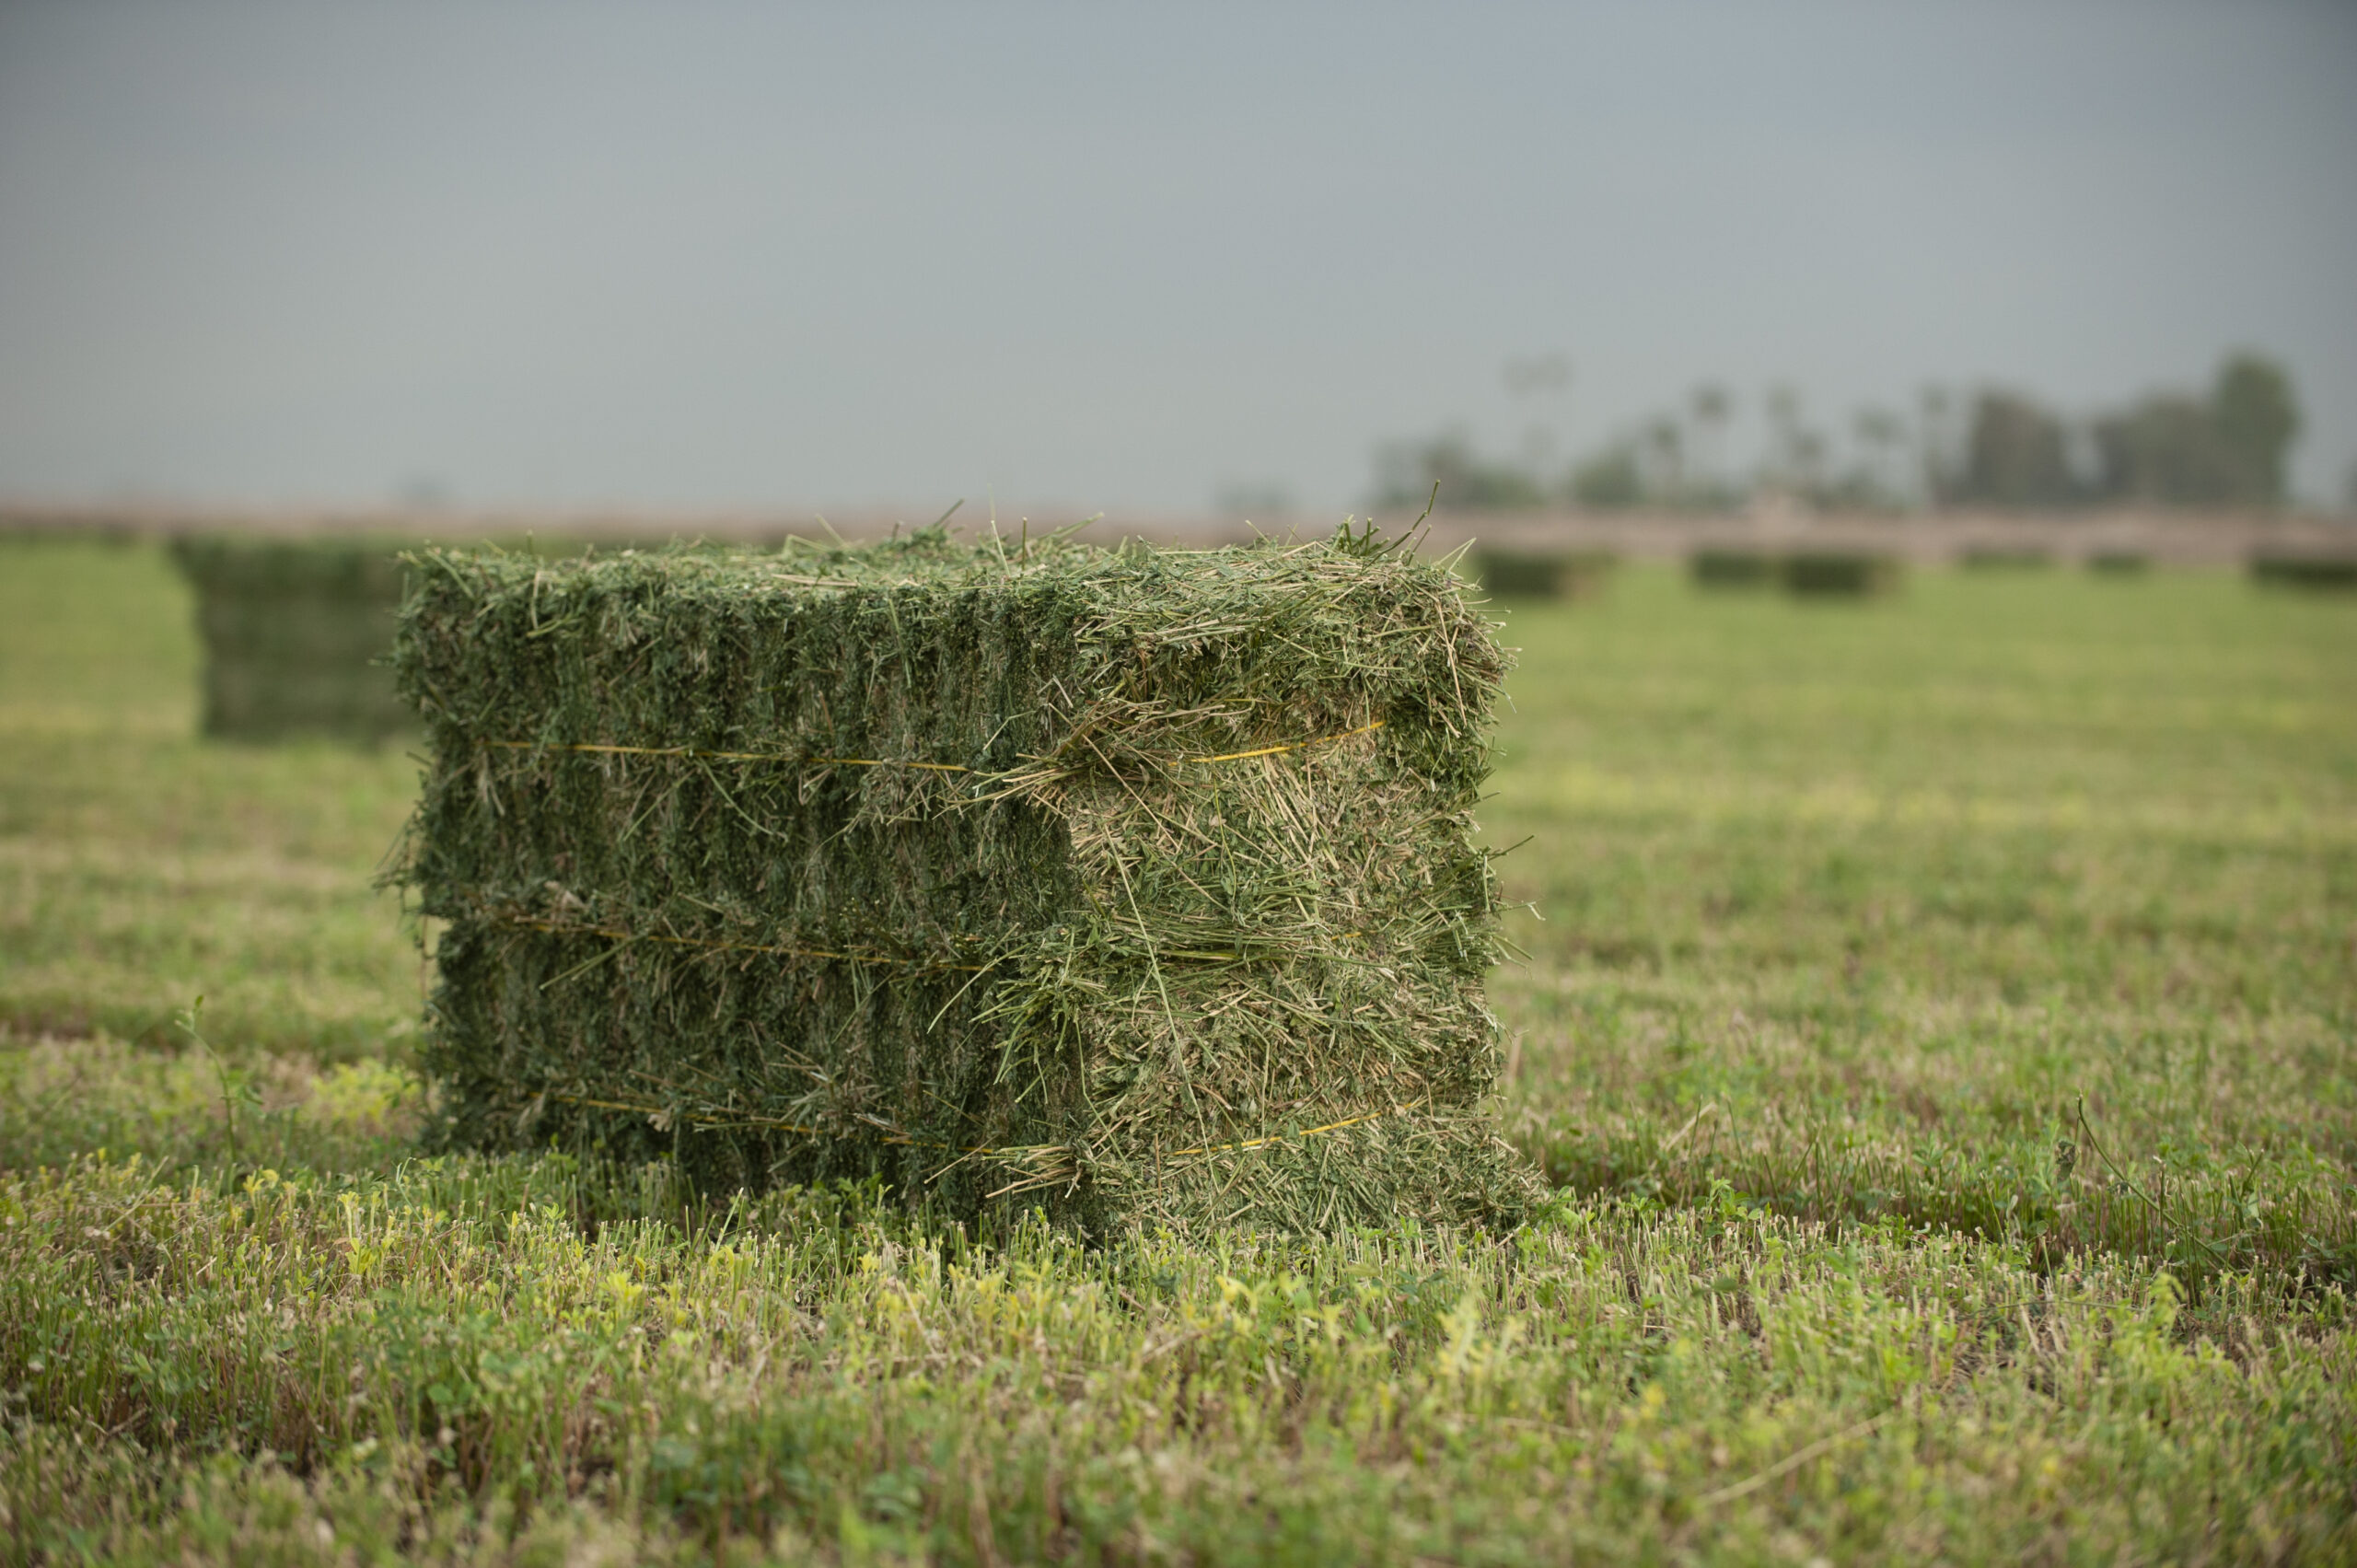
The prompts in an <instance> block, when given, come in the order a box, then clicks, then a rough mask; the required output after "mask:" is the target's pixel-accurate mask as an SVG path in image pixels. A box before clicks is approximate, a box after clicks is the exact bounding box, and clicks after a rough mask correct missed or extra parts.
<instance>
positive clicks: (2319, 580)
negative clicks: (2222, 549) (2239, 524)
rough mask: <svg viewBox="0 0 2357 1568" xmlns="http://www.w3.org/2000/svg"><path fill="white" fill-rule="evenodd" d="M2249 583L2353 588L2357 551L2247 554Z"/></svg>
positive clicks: (2261, 551) (2356, 576) (2288, 550)
mask: <svg viewBox="0 0 2357 1568" xmlns="http://www.w3.org/2000/svg"><path fill="white" fill-rule="evenodd" d="M2250 575H2251V580H2252V581H2253V582H2255V583H2258V584H2260V585H2262V586H2264V587H2281V588H2321V589H2327V590H2340V591H2344V592H2345V591H2347V590H2349V589H2351V588H2357V549H2343V550H2331V549H2323V548H2309V549H2297V548H2287V547H2277V548H2273V549H2266V548H2262V549H2259V550H2255V551H2253V552H2251V557H2250Z"/></svg>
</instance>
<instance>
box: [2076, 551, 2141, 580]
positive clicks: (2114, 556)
mask: <svg viewBox="0 0 2357 1568" xmlns="http://www.w3.org/2000/svg"><path fill="white" fill-rule="evenodd" d="M2152 567H2153V558H2152V557H2151V556H2150V555H2148V554H2146V553H2145V552H2142V551H2141V550H2098V551H2095V552H2091V553H2090V554H2089V555H2088V556H2087V570H2088V571H2090V572H2093V573H2096V575H2099V576H2106V577H2133V576H2139V575H2142V574H2143V573H2145V572H2149V571H2151V570H2152Z"/></svg>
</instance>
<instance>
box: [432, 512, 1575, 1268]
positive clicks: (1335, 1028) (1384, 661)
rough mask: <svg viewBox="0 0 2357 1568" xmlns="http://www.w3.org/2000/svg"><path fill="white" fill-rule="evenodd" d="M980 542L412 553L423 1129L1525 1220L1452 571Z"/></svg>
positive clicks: (1439, 1218) (1385, 555) (923, 1182)
mask: <svg viewBox="0 0 2357 1568" xmlns="http://www.w3.org/2000/svg"><path fill="white" fill-rule="evenodd" d="M1001 542H1002V541H998V540H993V541H991V543H990V544H989V545H988V546H987V547H985V548H981V549H975V548H970V547H968V546H965V545H962V544H959V543H957V542H955V541H953V540H951V538H950V537H949V536H948V535H947V534H946V532H944V531H942V530H940V529H939V528H933V529H926V530H922V531H920V532H919V533H918V534H916V535H914V536H912V537H908V538H903V539H900V540H896V541H892V542H888V543H883V544H877V545H873V546H869V547H865V548H835V549H822V548H820V547H818V546H813V545H803V544H795V545H792V546H789V547H788V549H787V550H786V551H785V552H783V553H778V554H769V555H753V554H744V553H730V552H714V551H689V550H674V551H664V552H654V553H646V554H641V553H635V552H625V553H622V554H621V555H618V556H614V557H610V558H607V559H602V560H591V561H573V562H565V563H556V564H544V563H535V562H533V561H531V560H529V559H524V558H518V557H515V556H511V555H505V554H502V553H499V552H473V553H468V552H447V551H435V552H426V553H425V554H424V555H423V556H421V557H419V558H418V559H419V562H420V564H421V566H422V567H423V568H424V569H423V570H422V572H421V574H420V577H419V586H418V591H417V593H416V595H415V596H414V597H413V598H412V600H411V602H410V604H409V605H408V607H407V608H406V610H405V612H404V616H403V624H402V631H401V643H400V647H399V652H398V654H397V663H398V667H399V670H400V675H401V685H402V689H403V691H405V692H406V693H407V695H408V696H409V697H410V698H411V699H412V701H414V702H415V703H417V704H418V705H419V707H420V709H421V711H422V712H423V714H424V717H425V720H426V726H427V733H428V737H429V738H430V741H431V749H432V753H431V761H430V764H429V769H428V772H427V776H426V779H425V784H424V796H423V799H422V801H421V803H420V806H419V807H418V812H417V815H416V818H415V819H414V822H413V824H412V832H411V840H410V854H409V858H408V861H407V864H406V868H405V873H404V875H405V877H406V879H407V881H408V882H409V884H410V885H411V886H412V887H413V888H414V889H416V891H417V894H418V896H419V898H420V900H421V904H422V907H423V908H424V912H426V913H428V914H430V915H433V916H435V917H438V918H439V919H441V920H443V921H447V923H448V925H447V929H446V931H445V932H444V934H443V935H442V937H441V939H440V943H439V947H438V949H437V958H438V959H439V969H440V974H441V980H440V987H439V990H438V992H437V993H436V995H435V1001H434V1009H433V1018H432V1028H431V1035H430V1040H429V1045H428V1050H427V1055H426V1061H427V1065H428V1067H429V1069H430V1070H431V1071H432V1072H433V1073H434V1074H435V1075H436V1076H437V1078H438V1079H439V1080H440V1082H441V1084H442V1086H443V1109H444V1116H445V1119H446V1120H445V1125H444V1127H443V1131H442V1136H443V1138H444V1139H445V1140H446V1141H447V1142H450V1143H453V1144H461V1145H470V1146H477V1147H491V1148H498V1147H516V1146H532V1145H539V1144H546V1143H548V1142H550V1141H552V1140H554V1141H556V1142H557V1143H559V1144H563V1145H565V1146H571V1147H578V1148H583V1149H602V1150H604V1151H606V1152H608V1153H612V1154H619V1155H622V1156H629V1157H644V1156H650V1155H656V1154H667V1155H669V1156H673V1157H675V1158H677V1159H678V1160H679V1162H680V1163H681V1165H682V1166H683V1167H685V1168H687V1169H688V1170H690V1171H691V1172H692V1173H693V1174H694V1175H695V1176H696V1177H697V1178H698V1179H700V1180H702V1181H704V1182H706V1183H710V1184H714V1185H718V1186H722V1187H734V1186H737V1185H740V1184H741V1185H755V1186H758V1185H763V1184H767V1183H771V1182H787V1181H792V1182H803V1181H812V1180H821V1179H833V1178H866V1177H876V1176H880V1177H883V1178H885V1179H888V1180H889V1181H891V1182H893V1183H894V1184H896V1185H897V1186H898V1187H900V1189H901V1190H902V1191H904V1192H907V1193H910V1194H911V1195H915V1194H930V1195H932V1196H933V1198H934V1199H935V1201H936V1202H939V1203H941V1204H943V1205H945V1206H946V1209H947V1210H948V1211H949V1212H950V1213H953V1214H961V1215H977V1216H978V1215H981V1214H989V1213H993V1212H1002V1213H1003V1212H1004V1210H1006V1209H1007V1208H1009V1207H1012V1206H1022V1205H1031V1204H1038V1205H1040V1206H1043V1207H1045V1208H1046V1209H1047V1210H1048V1211H1049V1212H1050V1213H1051V1214H1052V1215H1053V1216H1055V1217H1056V1218H1058V1219H1059V1220H1060V1221H1063V1222H1067V1223H1072V1224H1075V1225H1079V1226H1081V1227H1083V1228H1085V1229H1088V1230H1091V1231H1097V1232H1102V1231H1105V1230H1108V1229H1110V1228H1115V1227H1120V1226H1124V1225H1170V1226H1173V1227H1176V1228H1178V1229H1179V1230H1182V1231H1190V1230H1194V1229H1199V1228H1202V1227H1207V1226H1215V1225H1223V1224H1227V1223H1241V1224H1246V1225H1260V1226H1266V1227H1271V1228H1282V1229H1297V1230H1306V1229H1333V1228H1338V1227H1342V1226H1347V1225H1362V1224H1365V1225H1374V1224H1383V1223H1393V1222H1396V1221H1397V1220H1398V1219H1399V1218H1400V1217H1402V1216H1413V1217H1416V1218H1419V1219H1422V1220H1425V1221H1428V1222H1461V1221H1470V1220H1481V1219H1487V1218H1506V1217H1511V1216H1512V1215H1513V1214H1515V1213H1516V1212H1518V1211H1519V1210H1520V1209H1521V1208H1522V1207H1523V1206H1524V1205H1525V1204H1526V1203H1527V1202H1528V1201H1529V1200H1530V1198H1531V1197H1532V1195H1533V1188H1532V1186H1531V1184H1530V1183H1531V1179H1530V1177H1529V1176H1528V1175H1527V1172H1526V1171H1525V1170H1524V1168H1523V1167H1522V1166H1521V1165H1520V1164H1519V1162H1518V1161H1517V1159H1516V1158H1515V1156H1514V1155H1513V1153H1512V1152H1511V1151H1510V1150H1509V1149H1508V1148H1507V1147H1506V1145H1505V1144H1504V1143H1502V1142H1501V1141H1500V1140H1499V1138H1498V1137H1497V1135H1496V1134H1495V1132H1494V1131H1493V1130H1492V1125H1491V1123H1490V1121H1489V1119H1488V1118H1487V1116H1486V1115H1485V1113H1484V1112H1483V1111H1482V1109H1480V1105H1479V1101H1480V1099H1481V1098H1482V1097H1483V1096H1484V1095H1485V1094H1486V1093H1487V1092H1488V1091H1489V1089H1490V1088H1491V1086H1492V1081H1493V1078H1494V1076H1495V1073H1496V1063H1497V1051H1496V1026H1495V1023H1494V1021H1493V1020H1492V1017H1491V1016H1490V1014H1489V1012H1488V1010H1487V1008H1486V1006H1485V1005H1484V1001H1483V993H1482V981H1483V976H1484V973H1485V971H1486V970H1487V968H1488V966H1489V965H1490V964H1491V963H1492V961H1493V959H1494V958H1495V957H1496V956H1497V954H1498V950H1499V937H1498V935H1497V932H1496V921H1497V912H1496V907H1495V901H1494V890H1493V882H1492V873H1491V869H1490V863H1489V856H1488V854H1487V853H1486V852H1484V851H1483V850H1481V849H1480V848H1478V847H1476V845H1475V844H1474V842H1473V840H1472V834H1473V823H1472V819H1471V817H1470V815H1469V813H1470V811H1471V808H1472V807H1473V804H1474V802H1475V800H1476V799H1477V798H1478V796H1479V794H1480V787H1481V784H1482V781H1483V780H1484V779H1485V778H1486V777H1487V776H1488V772H1489V767H1490V761H1489V743H1488V740H1487V730H1488V725H1489V719H1490V712H1491V708H1492V704H1493V703H1494V702H1495V700H1496V699H1497V696H1498V694H1499V691H1500V687H1501V683H1502V681H1503V679H1504V674H1505V671H1506V668H1507V659H1506V656H1505V655H1504V651H1503V650H1502V649H1500V648H1499V646H1498V645H1497V643H1496V640H1495V638H1494V636H1493V635H1492V628H1491V626H1490V625H1489V624H1488V623H1487V622H1485V621H1482V620H1481V619H1480V617H1479V615H1477V614H1476V613H1475V612H1474V611H1473V610H1471V609H1470V608H1469V606H1468V605H1467V603H1466V601H1465V598H1464V591H1463V588H1462V587H1461V585H1460V584H1458V583H1457V581H1456V580H1455V579H1454V578H1453V577H1451V576H1450V575H1448V574H1447V573H1446V572H1445V571H1443V570H1442V569H1440V568H1439V567H1437V566H1434V565H1430V564H1426V563H1421V562H1419V561H1417V560H1416V559H1415V558H1414V557H1413V555H1412V554H1411V552H1407V551H1404V550H1392V549H1387V548H1384V547H1381V546H1379V545H1378V544H1376V542H1375V541H1373V540H1371V539H1370V538H1367V537H1364V536H1361V537H1356V538H1353V537H1350V536H1348V535H1347V534H1345V535H1344V536H1341V537H1338V538H1337V539H1336V540H1334V541H1332V542H1331V543H1327V542H1318V543H1313V544H1306V545H1290V546H1275V545H1271V546H1265V547H1259V548H1248V549H1231V550H1221V551H1212V552H1177V551H1172V552H1157V551H1154V550H1151V549H1146V548H1143V547H1134V546H1133V547H1129V548H1125V549H1122V550H1120V551H1116V552H1105V551H1098V550H1094V549H1089V548H1086V547H1081V546H1075V545H1069V544H1062V543H1057V544H1053V545H1051V546H1049V547H1045V548H1042V547H1041V546H1039V544H1036V543H1034V544H1032V545H1031V546H1029V547H1028V549H1026V548H1023V547H1019V546H1013V545H1008V546H1005V547H1004V548H1001Z"/></svg>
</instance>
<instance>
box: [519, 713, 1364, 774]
mask: <svg viewBox="0 0 2357 1568" xmlns="http://www.w3.org/2000/svg"><path fill="white" fill-rule="evenodd" d="M1383 726H1384V721H1383V720H1381V719H1376V721H1375V722H1374V723H1373V724H1363V725H1361V726H1359V727H1358V728H1356V729H1346V730H1343V731H1342V732H1341V733H1340V734H1339V735H1321V736H1319V737H1318V738H1316V739H1314V740H1295V741H1290V742H1288V743H1286V744H1285V745H1283V746H1263V747H1261V748H1260V749H1258V750H1254V751H1223V752H1221V753H1220V754H1219V755H1217V756H1215V757H1181V758H1179V761H1181V762H1184V763H1190V764H1201V763H1204V762H1241V761H1248V760H1249V759H1251V758H1254V757H1276V756H1282V755H1283V754H1284V753H1285V752H1288V751H1306V750H1308V749H1310V748H1311V747H1313V746H1329V745H1331V744H1332V743H1333V742H1335V741H1337V740H1348V739H1350V738H1351V737H1353V736H1354V735H1365V734H1367V733H1368V732H1369V731H1371V730H1377V729H1381V728H1382V727H1383ZM483 744H484V745H486V746H493V747H497V748H498V749H501V750H503V751H586V752H592V753H596V754H598V755H600V756H607V757H685V758H688V759H691V761H700V762H790V763H793V764H795V765H796V766H799V767H806V768H910V769H915V770H918V771H921V772H928V773H973V772H983V771H984V770H982V769H979V768H969V767H966V766H965V765H963V764H962V763H958V762H910V761H898V760H894V759H890V758H883V759H878V758H875V757H805V756H799V755H796V754H795V753H793V752H788V751H707V750H703V749H700V748H698V747H693V746H617V745H613V744H611V743H609V742H606V741H594V740H592V741H579V742H575V743H573V744H569V745H568V744H563V743H559V742H541V741H538V740H486V741H484V742H483Z"/></svg>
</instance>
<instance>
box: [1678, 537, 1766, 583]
mask: <svg viewBox="0 0 2357 1568" xmlns="http://www.w3.org/2000/svg"><path fill="white" fill-rule="evenodd" d="M1686 569H1687V572H1688V574H1689V575H1690V576H1691V577H1692V578H1693V580H1694V585H1695V587H1703V588H1764V587H1767V586H1768V585H1769V584H1771V583H1772V582H1774V581H1775V580H1776V557H1775V555H1774V554H1773V553H1771V552H1769V551H1765V550H1761V549H1759V548H1757V547H1755V546H1749V545H1726V544H1714V545H1707V546H1705V547H1703V548H1702V549H1701V550H1697V551H1696V552H1694V553H1693V554H1691V555H1689V556H1688V557H1687V559H1686Z"/></svg>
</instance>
